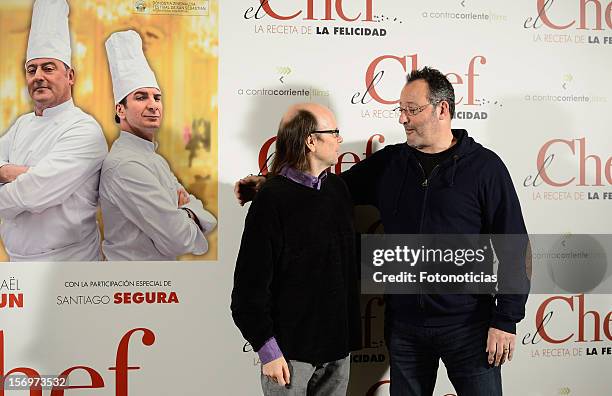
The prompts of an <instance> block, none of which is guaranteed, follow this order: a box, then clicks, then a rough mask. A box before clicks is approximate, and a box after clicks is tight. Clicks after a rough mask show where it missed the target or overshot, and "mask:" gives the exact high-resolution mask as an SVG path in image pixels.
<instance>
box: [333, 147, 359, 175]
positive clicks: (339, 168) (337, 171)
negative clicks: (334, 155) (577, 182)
mask: <svg viewBox="0 0 612 396" xmlns="http://www.w3.org/2000/svg"><path fill="white" fill-rule="evenodd" d="M347 155H351V156H352V157H353V160H352V161H346V162H345V161H344V157H345V156H347ZM358 162H359V156H358V155H357V154H355V153H351V152H350V151H349V152H346V153H342V154H340V156H339V157H338V162H336V166H335V167H334V173H335V174H337V175H339V174H340V173H342V165H343V164H356V163H358Z"/></svg>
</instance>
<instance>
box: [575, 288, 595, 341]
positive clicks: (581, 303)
mask: <svg viewBox="0 0 612 396" xmlns="http://www.w3.org/2000/svg"><path fill="white" fill-rule="evenodd" d="M587 314H590V315H592V316H593V319H594V323H593V329H594V330H593V331H594V332H595V338H594V339H592V340H591V341H601V334H600V332H599V313H598V312H596V311H587V312H584V294H581V295H579V296H578V340H577V341H576V342H585V340H584V318H585V316H586V315H587Z"/></svg>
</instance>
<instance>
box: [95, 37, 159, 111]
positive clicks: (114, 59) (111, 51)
mask: <svg viewBox="0 0 612 396" xmlns="http://www.w3.org/2000/svg"><path fill="white" fill-rule="evenodd" d="M106 56H107V57H108V65H109V67H110V72H111V78H112V80H113V94H114V96H115V104H117V103H119V102H120V101H121V100H122V99H123V98H125V97H126V96H127V95H128V94H129V93H130V92H133V91H135V90H137V89H138V88H157V89H159V85H158V84H157V80H156V79H155V74H154V73H153V70H151V67H150V66H149V63H148V62H147V58H145V56H144V53H143V52H142V39H141V38H140V35H139V34H138V33H136V32H135V31H133V30H127V31H125V32H115V33H113V34H111V35H110V37H109V38H108V40H106Z"/></svg>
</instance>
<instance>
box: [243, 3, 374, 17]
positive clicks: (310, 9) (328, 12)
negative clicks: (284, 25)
mask: <svg viewBox="0 0 612 396" xmlns="http://www.w3.org/2000/svg"><path fill="white" fill-rule="evenodd" d="M259 2H260V4H261V8H263V10H264V11H265V12H266V14H268V15H269V16H270V17H272V18H274V19H278V20H281V21H286V20H289V19H294V18H297V17H298V16H299V15H301V14H302V12H303V10H300V11H297V12H296V13H295V14H292V15H280V14H278V13H277V12H276V11H274V10H273V9H272V7H271V6H270V0H259ZM334 8H335V10H336V14H338V16H339V17H340V18H341V19H342V20H344V21H346V22H354V21H356V20H358V19H359V18H361V15H362V13H361V12H360V13H359V14H358V15H357V16H356V17H355V18H350V17H348V16H346V14H345V13H344V8H343V6H342V0H335V7H334ZM365 8H366V9H365V19H362V21H363V22H373V21H374V19H373V16H374V12H373V7H372V0H366V1H365ZM250 10H251V11H252V7H251V9H250ZM314 11H315V10H314V0H308V2H307V4H306V18H304V20H306V21H316V20H317V18H315V16H314V14H315V12H314ZM322 20H323V21H334V20H335V18H334V16H333V9H332V0H325V17H324V18H323V19H322Z"/></svg>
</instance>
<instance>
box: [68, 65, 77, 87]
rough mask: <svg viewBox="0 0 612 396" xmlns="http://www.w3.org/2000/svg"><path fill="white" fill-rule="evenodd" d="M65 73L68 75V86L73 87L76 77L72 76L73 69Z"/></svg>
mask: <svg viewBox="0 0 612 396" xmlns="http://www.w3.org/2000/svg"><path fill="white" fill-rule="evenodd" d="M67 73H68V84H70V86H73V85H74V82H75V78H76V75H75V74H74V69H73V68H70V69H69V70H67Z"/></svg>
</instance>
